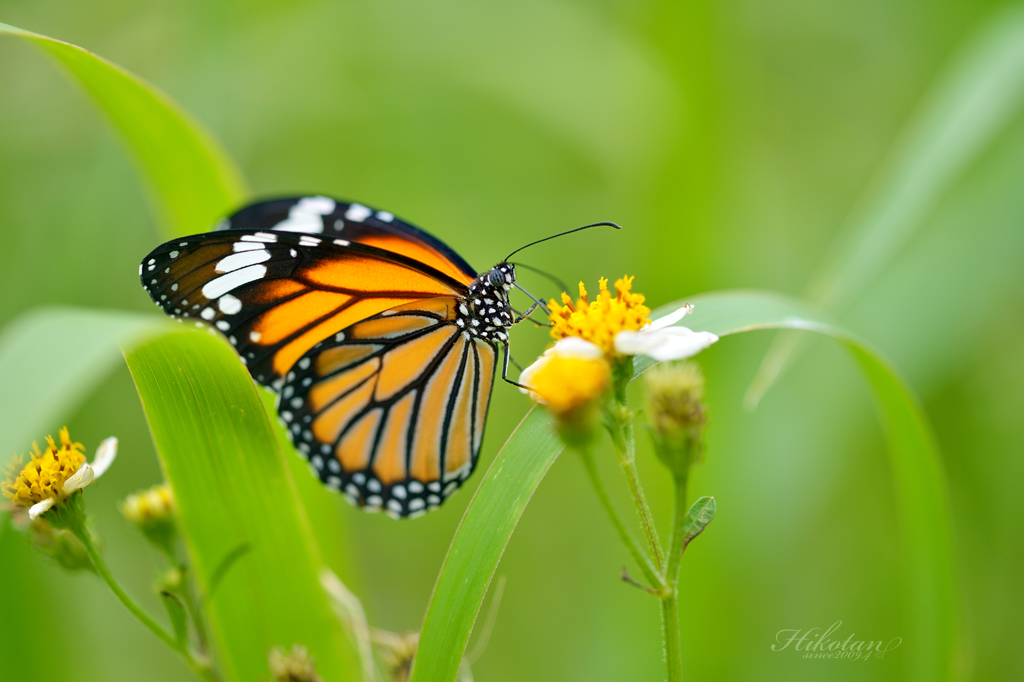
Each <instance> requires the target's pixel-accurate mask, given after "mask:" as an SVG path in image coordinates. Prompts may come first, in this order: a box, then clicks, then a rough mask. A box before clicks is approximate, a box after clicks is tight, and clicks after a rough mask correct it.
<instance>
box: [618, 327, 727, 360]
mask: <svg viewBox="0 0 1024 682" xmlns="http://www.w3.org/2000/svg"><path fill="white" fill-rule="evenodd" d="M716 341H718V337H717V336H715V335H714V334H712V333H711V332H695V331H691V330H690V329H687V328H686V327H667V328H665V329H657V330H653V331H651V330H647V329H644V330H641V331H638V332H632V331H621V332H619V333H618V334H616V335H615V351H616V352H617V353H619V354H621V355H647V356H649V357H652V358H654V359H655V360H658V361H659V362H662V361H665V360H682V359H683V358H688V357H690V356H693V355H696V354H697V353H699V352H701V351H702V350H704V349H705V348H707V347H708V346H710V345H711V344H713V343H714V342H716Z"/></svg>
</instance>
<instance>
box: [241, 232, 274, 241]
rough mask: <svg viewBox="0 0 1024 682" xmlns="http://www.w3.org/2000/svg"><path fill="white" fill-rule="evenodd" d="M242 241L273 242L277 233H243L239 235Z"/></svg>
mask: <svg viewBox="0 0 1024 682" xmlns="http://www.w3.org/2000/svg"><path fill="white" fill-rule="evenodd" d="M239 239H241V240H242V241H243V242H262V243H265V244H274V243H276V242H277V235H276V234H270V233H269V232H257V233H256V234H243V235H242V236H241V237H239Z"/></svg>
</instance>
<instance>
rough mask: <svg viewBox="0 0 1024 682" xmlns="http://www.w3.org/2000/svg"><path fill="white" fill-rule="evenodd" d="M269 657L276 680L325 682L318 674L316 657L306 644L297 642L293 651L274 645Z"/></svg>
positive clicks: (271, 672)
mask: <svg viewBox="0 0 1024 682" xmlns="http://www.w3.org/2000/svg"><path fill="white" fill-rule="evenodd" d="M267 659H268V664H269V666H270V675H271V677H273V679H274V682H323V678H322V677H320V676H319V675H317V674H316V659H315V658H313V657H312V656H310V655H309V651H307V650H306V647H304V646H301V645H299V644H296V645H295V646H293V647H292V650H291V651H285V650H284V649H283V648H281V647H274V648H273V649H271V650H270V653H269V654H268V656H267Z"/></svg>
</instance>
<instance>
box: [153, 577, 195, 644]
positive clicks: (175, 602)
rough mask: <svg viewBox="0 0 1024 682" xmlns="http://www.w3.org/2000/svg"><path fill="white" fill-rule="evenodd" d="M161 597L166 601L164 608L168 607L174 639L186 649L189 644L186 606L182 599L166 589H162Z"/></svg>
mask: <svg viewBox="0 0 1024 682" xmlns="http://www.w3.org/2000/svg"><path fill="white" fill-rule="evenodd" d="M160 599H161V601H163V603H164V608H165V609H167V617H168V618H169V619H170V620H171V628H172V629H173V630H174V639H175V641H177V642H178V646H179V647H180V648H181V649H182V650H184V649H185V647H187V646H188V615H187V614H186V613H185V606H184V605H183V604H182V603H181V600H180V599H178V598H177V597H175V596H174V595H173V594H171V593H170V592H168V591H166V590H161V591H160Z"/></svg>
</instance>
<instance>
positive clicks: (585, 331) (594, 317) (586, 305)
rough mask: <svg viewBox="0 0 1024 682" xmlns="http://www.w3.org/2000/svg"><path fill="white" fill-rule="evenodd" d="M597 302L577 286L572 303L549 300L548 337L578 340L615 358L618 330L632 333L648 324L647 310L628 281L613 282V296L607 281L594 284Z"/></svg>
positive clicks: (566, 298) (565, 298)
mask: <svg viewBox="0 0 1024 682" xmlns="http://www.w3.org/2000/svg"><path fill="white" fill-rule="evenodd" d="M598 285H599V287H600V291H599V292H598V294H597V300H595V301H589V300H588V299H587V290H586V288H585V287H584V286H583V282H580V297H579V300H577V301H576V303H573V300H572V297H570V296H569V294H567V293H565V292H563V293H562V303H561V304H559V303H558V302H557V301H555V300H554V299H552V300H551V303H550V307H551V324H552V326H551V336H553V337H554V338H555V339H562V338H565V337H566V336H578V337H579V338H581V339H586V340H587V341H590V342H591V343H593V344H595V345H597V346H599V347H600V348H601V350H603V351H604V352H605V355H607V356H609V357H611V356H613V355H615V335H616V334H618V333H619V332H620V331H622V330H630V331H636V330H638V329H641V328H643V327H644V326H646V325H648V324H650V322H651V320H650V319H649V318H648V317H647V316H648V315H649V314H650V313H651V309H650V308H648V307H647V306H645V305H644V296H643V294H634V293H633V292H632V291H631V289H632V287H633V278H632V277H628V276H627V277H623V278H622V279H620V280H618V281H616V282H615V292H616V294H615V296H612V294H611V292H609V291H608V280H607V279H605V278H604V277H602V278H601V280H600V281H599V283H598Z"/></svg>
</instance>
